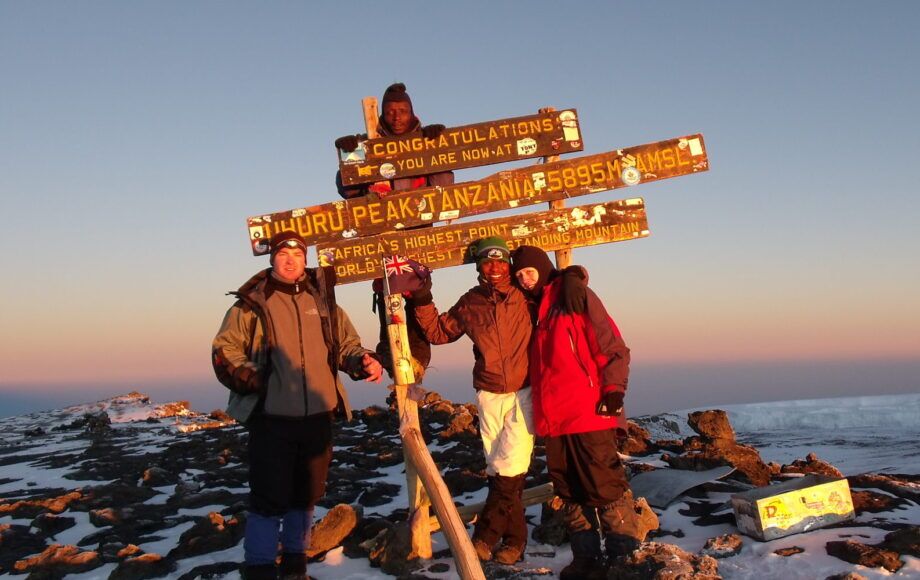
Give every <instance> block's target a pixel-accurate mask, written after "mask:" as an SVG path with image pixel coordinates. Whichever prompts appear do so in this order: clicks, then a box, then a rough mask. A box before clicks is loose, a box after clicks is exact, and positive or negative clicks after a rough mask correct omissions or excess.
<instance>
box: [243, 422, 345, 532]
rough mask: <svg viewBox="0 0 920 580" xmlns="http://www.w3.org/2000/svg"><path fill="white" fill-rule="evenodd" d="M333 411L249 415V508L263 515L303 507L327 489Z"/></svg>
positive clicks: (313, 502)
mask: <svg viewBox="0 0 920 580" xmlns="http://www.w3.org/2000/svg"><path fill="white" fill-rule="evenodd" d="M330 461H332V414H331V413H320V414H317V415H310V416H308V417H305V418H300V419H285V418H275V417H266V416H264V415H261V416H258V417H256V418H254V419H253V420H252V421H251V422H250V424H249V508H250V510H251V511H253V512H255V513H257V514H261V515H263V516H283V515H284V514H286V513H287V512H289V511H291V510H307V509H310V508H312V507H313V506H315V505H316V502H318V501H319V500H320V498H322V497H323V494H324V493H325V492H326V475H327V474H328V473H329V463H330Z"/></svg>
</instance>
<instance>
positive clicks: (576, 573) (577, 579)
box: [559, 556, 607, 580]
mask: <svg viewBox="0 0 920 580" xmlns="http://www.w3.org/2000/svg"><path fill="white" fill-rule="evenodd" d="M606 578H607V566H605V565H604V559H603V558H594V557H590V556H575V558H574V559H573V560H572V562H571V563H570V564H569V565H568V566H566V567H565V568H563V569H562V571H561V572H559V580H605V579H606Z"/></svg>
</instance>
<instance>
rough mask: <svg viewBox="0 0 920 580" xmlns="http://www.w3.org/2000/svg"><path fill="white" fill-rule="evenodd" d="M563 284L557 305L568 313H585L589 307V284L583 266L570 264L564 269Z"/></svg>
mask: <svg viewBox="0 0 920 580" xmlns="http://www.w3.org/2000/svg"><path fill="white" fill-rule="evenodd" d="M561 275H562V285H561V288H560V292H559V298H558V299H557V302H556V306H558V307H559V308H561V309H562V310H564V311H565V313H566V314H583V313H584V312H585V310H586V309H587V307H588V284H587V281H586V280H585V272H584V270H583V269H582V267H581V266H569V267H568V268H566V269H564V270H563V271H562V274H561Z"/></svg>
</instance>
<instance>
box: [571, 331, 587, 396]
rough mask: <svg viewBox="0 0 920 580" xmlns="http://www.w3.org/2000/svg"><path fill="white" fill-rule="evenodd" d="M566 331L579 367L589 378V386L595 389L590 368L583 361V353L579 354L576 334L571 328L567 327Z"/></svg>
mask: <svg viewBox="0 0 920 580" xmlns="http://www.w3.org/2000/svg"><path fill="white" fill-rule="evenodd" d="M566 332H567V333H568V334H569V346H570V347H571V348H572V356H573V357H575V362H576V363H578V368H580V369H581V372H583V373H584V375H585V378H586V379H588V386H589V387H591V388H592V389H593V388H594V380H593V379H591V373H589V372H588V368H587V367H586V366H585V363H584V361H582V358H581V355H579V353H578V346H577V345H576V343H575V335H573V334H572V329H571V328H567V329H566Z"/></svg>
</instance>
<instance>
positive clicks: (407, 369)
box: [361, 97, 432, 559]
mask: <svg viewBox="0 0 920 580" xmlns="http://www.w3.org/2000/svg"><path fill="white" fill-rule="evenodd" d="M361 105H362V108H363V110H364V126H365V128H366V129H367V136H368V138H369V139H373V138H375V137H377V135H378V131H377V122H378V119H379V117H378V114H377V98H376V97H365V98H364V99H363V100H362V101H361ZM383 279H384V280H386V279H387V277H386V270H384V273H383ZM385 291H386V292H388V291H389V289H388V288H387V290H385ZM384 308H385V309H386V310H385V314H386V319H387V335H388V336H389V339H390V355H391V360H392V364H393V380H394V381H395V382H396V384H395V385H394V386H395V389H396V405H397V408H398V410H399V424H400V431H402V427H403V426H404V425H407V426H409V427H410V428H415V429H419V430H420V429H421V428H420V426H419V421H418V404H417V403H416V402H415V401H413V400H411V399H409V397H408V396H407V393H408V389H409V385H411V384H414V383H415V373H414V371H413V370H412V353H411V352H410V350H409V336H408V334H407V333H406V311H405V308H404V305H403V298H402V296H401V295H399V294H387V296H386V298H385V299H384ZM403 462H404V463H405V465H406V487H407V488H408V492H409V525H410V528H411V530H412V551H413V552H414V553H415V554H416V555H417V556H418V557H419V558H426V559H428V558H431V554H432V552H431V530H430V528H429V525H428V521H429V519H430V516H429V512H428V506H429V502H428V497H427V495H426V493H425V488H424V487H422V482H421V480H419V478H418V475H417V473H416V471H415V464H414V463H413V462H412V461H411V460H410V458H409V455H408V454H407V453H406V445H405V441H403Z"/></svg>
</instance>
